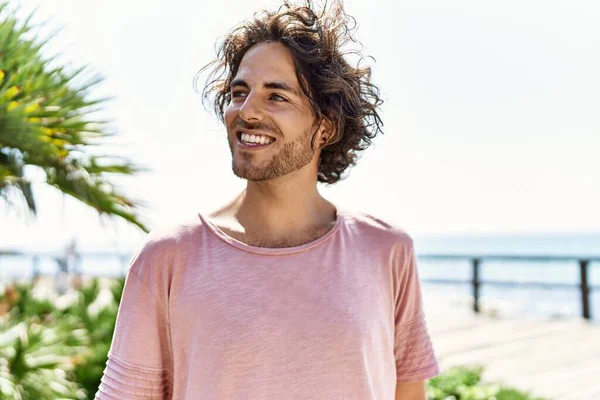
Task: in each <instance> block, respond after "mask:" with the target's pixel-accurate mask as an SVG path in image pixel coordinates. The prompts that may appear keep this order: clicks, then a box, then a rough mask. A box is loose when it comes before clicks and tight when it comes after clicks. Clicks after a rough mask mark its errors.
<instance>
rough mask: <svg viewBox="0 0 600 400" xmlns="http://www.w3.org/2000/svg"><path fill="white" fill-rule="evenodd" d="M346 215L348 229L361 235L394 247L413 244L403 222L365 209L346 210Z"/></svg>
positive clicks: (407, 246) (406, 246) (408, 246)
mask: <svg viewBox="0 0 600 400" xmlns="http://www.w3.org/2000/svg"><path fill="white" fill-rule="evenodd" d="M344 216H345V221H346V225H347V226H348V229H349V230H351V231H352V232H353V233H356V234H357V235H359V236H361V237H366V238H370V239H373V240H375V241H377V242H378V243H380V244H381V243H388V244H390V245H392V246H394V247H398V246H399V247H405V248H410V247H412V246H413V238H412V236H411V235H410V234H409V233H408V232H407V230H406V229H405V228H404V227H403V226H402V225H401V224H398V223H396V222H392V221H390V220H389V219H385V218H382V217H380V216H376V215H374V214H372V213H368V212H364V211H356V210H344Z"/></svg>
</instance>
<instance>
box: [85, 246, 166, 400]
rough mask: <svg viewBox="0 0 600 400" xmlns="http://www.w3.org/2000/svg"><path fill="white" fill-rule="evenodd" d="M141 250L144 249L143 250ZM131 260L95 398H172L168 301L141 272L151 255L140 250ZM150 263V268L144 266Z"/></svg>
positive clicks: (145, 399) (103, 399)
mask: <svg viewBox="0 0 600 400" xmlns="http://www.w3.org/2000/svg"><path fill="white" fill-rule="evenodd" d="M140 253H141V254H140ZM140 253H138V254H137V256H136V257H134V259H133V260H132V262H131V264H130V269H129V272H128V274H127V277H126V279H125V287H124V289H123V295H122V298H121V303H120V304H119V311H118V314H117V322H116V326H115V331H114V334H113V339H112V343H111V347H110V350H109V353H108V360H107V363H106V368H105V369H104V373H103V376H102V381H101V384H100V386H99V388H98V392H97V393H96V397H95V398H96V400H117V399H118V400H129V399H131V400H133V399H144V400H154V399H156V400H158V399H160V400H163V399H170V398H171V391H172V384H171V382H172V368H171V361H170V360H171V356H170V354H171V350H170V347H171V346H170V337H169V328H168V315H167V310H166V307H165V305H164V302H161V301H159V299H158V298H157V297H156V296H155V295H154V294H153V292H152V291H151V290H150V288H149V287H148V286H147V284H146V283H144V281H143V280H142V279H141V278H140V276H139V275H140V272H139V271H140V270H143V269H142V267H144V264H146V267H148V263H151V257H148V256H147V254H145V251H144V250H142V251H141V252H140ZM146 269H147V268H146Z"/></svg>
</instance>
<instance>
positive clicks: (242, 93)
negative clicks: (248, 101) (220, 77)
mask: <svg viewBox="0 0 600 400" xmlns="http://www.w3.org/2000/svg"><path fill="white" fill-rule="evenodd" d="M245 95H246V93H244V92H241V91H239V90H235V91H233V92H231V97H232V98H235V97H242V96H245Z"/></svg>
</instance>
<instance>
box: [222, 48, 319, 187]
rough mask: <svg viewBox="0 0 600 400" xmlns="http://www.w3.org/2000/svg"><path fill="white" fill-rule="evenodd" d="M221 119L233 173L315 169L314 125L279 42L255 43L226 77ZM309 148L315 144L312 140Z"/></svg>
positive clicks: (273, 174)
mask: <svg viewBox="0 0 600 400" xmlns="http://www.w3.org/2000/svg"><path fill="white" fill-rule="evenodd" d="M230 90H231V103H230V104H229V106H228V107H227V109H226V110H225V125H226V127H227V135H228V140H229V148H230V150H231V156H232V168H233V172H234V173H235V175H237V176H238V177H240V178H244V179H247V180H249V181H267V180H272V179H275V178H279V177H281V176H284V175H287V174H289V173H292V172H295V171H299V170H310V168H311V166H312V167H314V171H316V169H317V163H318V157H319V152H320V151H319V150H317V151H313V150H312V149H311V140H312V138H313V136H314V133H315V132H316V131H317V129H319V131H318V132H317V135H316V137H315V138H316V140H319V138H320V134H321V133H322V129H321V128H319V127H316V126H315V124H314V116H313V113H312V109H311V107H310V103H309V100H308V98H307V97H306V96H305V95H304V94H303V92H302V89H301V88H300V84H299V82H298V79H297V77H296V72H295V68H294V62H293V59H292V55H291V52H290V51H289V50H288V49H287V48H286V47H285V46H284V45H282V44H280V43H273V42H269V43H260V44H258V45H255V46H253V47H252V48H250V49H249V50H248V51H247V52H246V54H245V55H244V57H243V59H242V61H241V63H240V66H239V68H238V71H237V74H236V76H235V77H234V78H233V80H232V83H231V88H230ZM314 148H315V149H317V148H318V146H314Z"/></svg>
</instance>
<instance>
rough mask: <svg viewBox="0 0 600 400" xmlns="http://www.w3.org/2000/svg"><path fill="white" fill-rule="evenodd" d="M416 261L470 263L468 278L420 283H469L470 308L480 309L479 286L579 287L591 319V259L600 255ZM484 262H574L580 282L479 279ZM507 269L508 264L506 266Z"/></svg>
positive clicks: (438, 257)
mask: <svg viewBox="0 0 600 400" xmlns="http://www.w3.org/2000/svg"><path fill="white" fill-rule="evenodd" d="M418 258H419V260H436V261H446V260H453V261H462V260H467V261H469V262H470V264H471V279H470V280H460V279H429V278H427V279H422V281H423V282H427V283H435V284H451V285H456V284H470V285H471V290H472V294H473V311H475V312H476V313H478V312H479V310H480V307H479V299H480V297H481V296H480V293H481V286H483V285H484V284H485V285H489V286H503V287H516V286H518V287H529V288H543V289H552V288H561V289H573V288H579V293H580V301H581V314H582V315H581V316H582V317H583V318H585V319H586V320H591V319H592V309H591V303H590V294H591V293H592V290H596V289H600V287H598V286H593V285H591V284H590V279H589V278H590V274H589V268H590V264H591V263H592V262H600V257H585V258H580V257H569V256H565V257H561V256H533V255H531V256H507V255H482V256H471V255H458V254H457V255H449V254H423V255H419V256H418ZM483 261H518V262H576V263H577V264H578V265H579V282H578V283H577V284H570V283H545V282H521V281H499V280H490V281H485V282H484V281H482V280H481V278H480V276H481V268H482V267H483ZM509 268H510V266H509Z"/></svg>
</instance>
